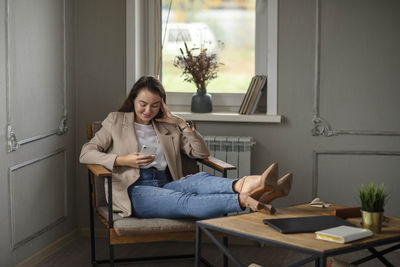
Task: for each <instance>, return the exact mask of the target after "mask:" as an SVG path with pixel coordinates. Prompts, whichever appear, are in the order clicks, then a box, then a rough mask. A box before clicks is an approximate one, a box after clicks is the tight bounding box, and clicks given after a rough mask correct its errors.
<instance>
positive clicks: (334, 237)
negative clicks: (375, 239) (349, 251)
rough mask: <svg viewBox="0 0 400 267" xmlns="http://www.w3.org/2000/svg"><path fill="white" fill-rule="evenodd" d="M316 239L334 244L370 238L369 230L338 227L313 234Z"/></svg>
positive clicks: (344, 226)
mask: <svg viewBox="0 0 400 267" xmlns="http://www.w3.org/2000/svg"><path fill="white" fill-rule="evenodd" d="M315 235H316V238H317V239H321V240H326V241H331V242H336V243H347V242H351V241H354V240H358V239H362V238H366V237H369V236H372V235H373V233H372V231H371V230H368V229H363V228H358V227H353V226H346V225H342V226H338V227H333V228H329V229H325V230H321V231H317V232H315Z"/></svg>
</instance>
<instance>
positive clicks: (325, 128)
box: [311, 0, 400, 137]
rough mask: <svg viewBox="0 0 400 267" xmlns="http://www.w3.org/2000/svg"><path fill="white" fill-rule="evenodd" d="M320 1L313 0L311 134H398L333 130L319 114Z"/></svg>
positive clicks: (391, 134) (397, 132)
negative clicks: (313, 52)
mask: <svg viewBox="0 0 400 267" xmlns="http://www.w3.org/2000/svg"><path fill="white" fill-rule="evenodd" d="M321 1H322V0H315V2H316V9H315V10H316V12H315V62H314V65H315V66H314V110H313V119H312V123H313V128H312V129H311V133H312V135H313V136H325V137H332V136H338V135H378V136H400V131H379V130H378V131H370V130H335V129H333V128H332V127H331V125H330V123H329V122H328V121H327V120H326V119H324V118H323V117H321V115H320V106H319V100H320V93H321V92H320V91H321V89H320V65H321V64H320V63H321Z"/></svg>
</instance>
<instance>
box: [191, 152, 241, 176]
mask: <svg viewBox="0 0 400 267" xmlns="http://www.w3.org/2000/svg"><path fill="white" fill-rule="evenodd" d="M197 161H198V162H200V163H202V164H204V165H207V166H208V167H210V168H213V169H216V170H218V171H220V172H222V173H225V172H226V171H228V170H236V167H235V166H233V165H232V164H229V163H227V162H225V161H222V160H220V159H217V158H214V157H211V156H210V157H208V158H205V159H197Z"/></svg>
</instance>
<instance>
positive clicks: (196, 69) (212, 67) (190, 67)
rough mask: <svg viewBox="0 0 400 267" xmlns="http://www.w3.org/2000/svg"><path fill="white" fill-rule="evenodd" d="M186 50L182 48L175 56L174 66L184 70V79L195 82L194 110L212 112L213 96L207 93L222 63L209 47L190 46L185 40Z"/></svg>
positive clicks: (192, 104) (192, 109)
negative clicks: (208, 49)
mask: <svg viewBox="0 0 400 267" xmlns="http://www.w3.org/2000/svg"><path fill="white" fill-rule="evenodd" d="M184 45H185V48H184V50H183V49H182V48H180V52H181V54H180V55H178V56H176V57H175V60H174V66H175V67H177V68H180V69H182V70H183V73H182V75H183V76H184V81H186V82H191V83H194V84H195V85H196V87H197V92H196V94H194V95H193V96H192V103H191V111H192V112H200V113H206V112H212V98H211V95H210V94H208V93H207V85H208V83H209V82H210V81H211V80H213V79H215V78H217V73H218V69H219V67H220V65H221V63H219V62H218V58H217V54H215V53H210V52H208V51H207V48H196V47H194V48H190V49H189V48H188V46H187V44H186V42H184Z"/></svg>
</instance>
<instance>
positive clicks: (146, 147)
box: [140, 145, 157, 155]
mask: <svg viewBox="0 0 400 267" xmlns="http://www.w3.org/2000/svg"><path fill="white" fill-rule="evenodd" d="M156 151H157V147H155V146H149V145H143V146H142V148H141V149H140V154H152V155H155V154H156Z"/></svg>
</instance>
